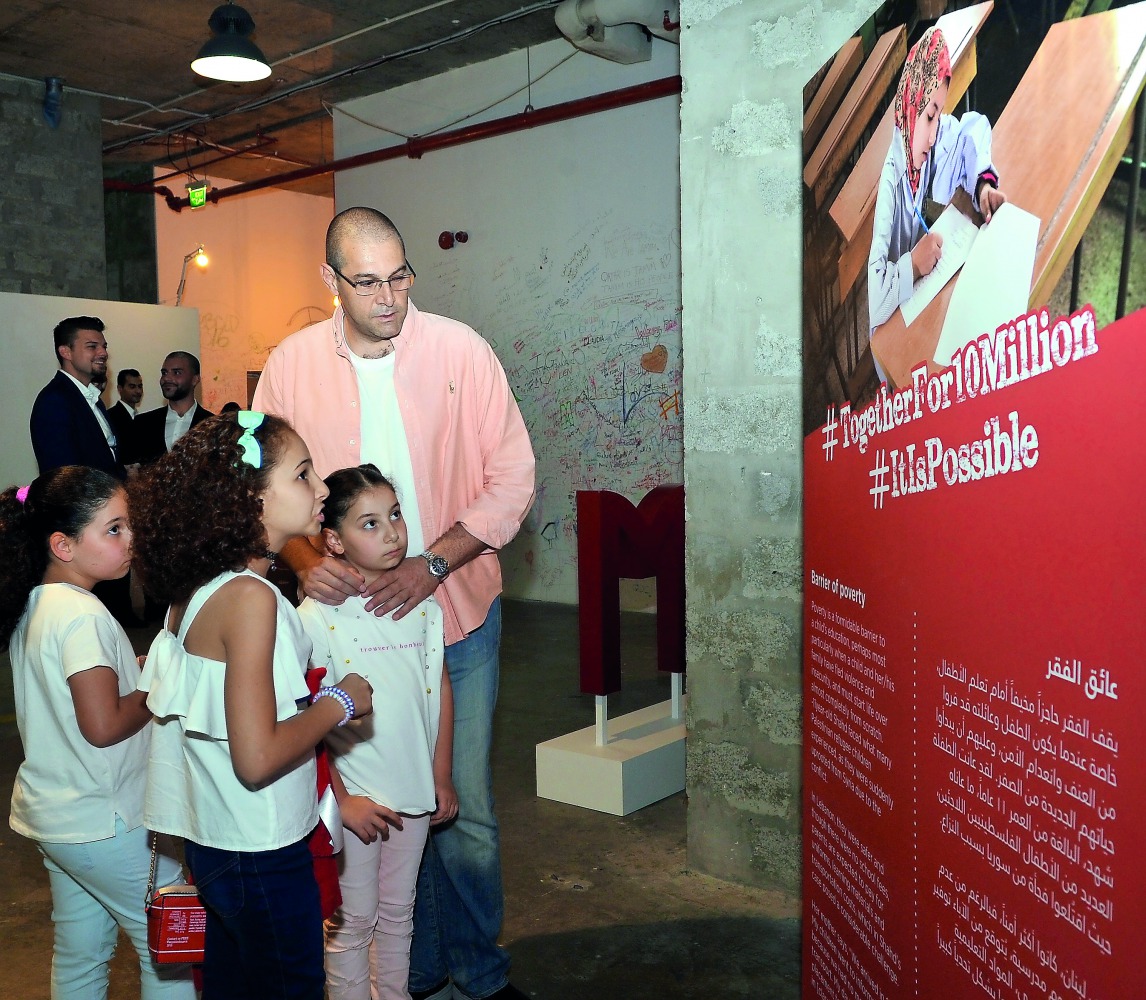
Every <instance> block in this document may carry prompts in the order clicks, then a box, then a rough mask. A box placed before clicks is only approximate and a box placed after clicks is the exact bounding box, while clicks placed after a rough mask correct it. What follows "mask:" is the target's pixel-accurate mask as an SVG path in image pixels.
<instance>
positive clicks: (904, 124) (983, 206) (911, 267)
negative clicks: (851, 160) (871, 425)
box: [867, 27, 1007, 380]
mask: <svg viewBox="0 0 1146 1000" xmlns="http://www.w3.org/2000/svg"><path fill="white" fill-rule="evenodd" d="M950 83H951V56H950V53H949V52H948V49H947V43H946V41H945V40H944V38H943V32H942V31H940V30H939V29H938V28H934V27H933V28H929V29H928V30H927V31H926V32H925V33H924V34H923V36H922V37H921V38H920V39H919V41H918V42H917V43H916V44H915V45H914V46H913V47H912V49H911V50H910V51H909V52H908V54H907V60H906V62H905V63H904V67H903V74H902V76H901V77H900V80H899V85H898V87H897V89H896V93H895V128H894V130H893V132H892V139H891V145H890V148H889V149H888V152H887V159H886V161H885V162H884V165H883V171H882V173H881V175H880V178H879V188H878V190H877V192H876V202H875V222H874V229H873V233H872V245H871V253H870V254H869V256H868V265H867V267H868V317H869V321H870V323H869V325H870V330H871V331H874V330H875V328H876V327H878V326H879V325H880V324H882V323H884V322H886V321H887V320H888V319H889V318H890V317H891V315H892V314H893V313H894V312H895V310H896V309H897V308H899V306H900V305H901V304H902V303H904V302H906V301H907V300H908V299H909V298H910V297H911V291H912V288H913V286H914V284H915V282H916V281H918V280H919V279H920V278H921V277H923V276H924V275H926V274H930V273H931V271H932V270H933V269H934V268H935V265H936V264H937V263H938V262H939V258H940V257H941V256H942V253H943V240H942V237H941V236H940V235H939V234H938V233H932V232H930V231H929V227H928V224H927V223H926V222H925V217H924V204H925V203H926V202H927V201H935V202H940V203H942V204H947V203H949V202H950V201H951V199H952V197H953V196H954V195H955V193H956V192H957V191H958V190H959V189H960V188H962V189H963V190H964V191H966V192H967V194H968V195H970V197H971V202H972V205H973V207H974V208H975V210H976V211H977V212H979V214H980V215H982V217H983V219H984V222H990V220H991V217H992V215H993V214H994V213H995V212H996V211H998V209H999V207H1000V206H1001V205H1002V204H1003V203H1004V202H1005V201H1006V200H1007V199H1006V195H1004V194H1003V192H1002V190H1001V189H1000V187H999V177H998V174H997V173H996V171H995V169H994V167H993V166H992V164H991V123H990V122H989V121H988V120H987V118H986V117H985V116H984V115H981V114H979V113H977V112H973V111H969V112H966V113H965V114H964V115H963V116H962V117H959V118H956V117H955V116H953V115H948V114H943V106H944V103H945V102H946V100H947V92H948V88H949V85H950ZM876 372H877V374H878V376H879V378H880V379H881V380H883V379H884V373H883V372H882V371H881V370H880V369H879V363H878V361H877V362H876Z"/></svg>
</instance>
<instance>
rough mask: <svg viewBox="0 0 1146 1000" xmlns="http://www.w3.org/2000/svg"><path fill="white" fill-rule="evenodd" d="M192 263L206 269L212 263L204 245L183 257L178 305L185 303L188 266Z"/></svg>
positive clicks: (177, 293) (176, 296)
mask: <svg viewBox="0 0 1146 1000" xmlns="http://www.w3.org/2000/svg"><path fill="white" fill-rule="evenodd" d="M191 261H195V263H196V264H197V265H198V266H199V267H206V266H207V265H208V264H209V263H211V261H210V260H209V258H208V257H207V254H206V253H204V251H203V244H202V243H200V244H199V246H197V247H196V248H195V249H194V250H192V251H191V252H190V253H188V254H184V255H183V270H181V271H180V272H179V291H177V292H176V293H175V304H176V305H179V304H180V303H181V302H182V301H183V288H184V286H186V284H187V265H188V264H190V263H191Z"/></svg>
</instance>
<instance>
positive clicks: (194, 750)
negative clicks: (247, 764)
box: [139, 570, 318, 852]
mask: <svg viewBox="0 0 1146 1000" xmlns="http://www.w3.org/2000/svg"><path fill="white" fill-rule="evenodd" d="M243 575H245V576H250V577H253V578H254V579H256V580H261V581H262V582H263V583H264V584H266V585H267V586H268V587H270V588H271V590H273V591H274V593H275V597H276V601H277V608H276V620H275V649H274V655H273V665H272V680H273V683H274V689H275V704H276V708H277V718H278V720H279V721H280V722H284V721H286V720H287V719H290V718H292V717H293V716H295V715H296V714H297V713H298V712H299V711H300V703H302V705H303V706H305V704H306V700H307V698H308V697H309V691H308V690H307V686H306V680H305V676H304V675H305V672H306V667H307V662H308V660H309V659H310V652H311V643H310V639H309V638H308V637H307V635H306V633H305V631H304V630H303V627H302V623H301V622H300V621H299V618H298V614H297V613H296V612H295V610H294V608H293V607H291V605H290V602H289V601H287V600H286V598H284V597H283V596H282V594H280V593H279V591H278V588H276V587H275V586H274V585H273V584H271V583H270V582H269V581H267V580H265V579H264V578H263V577H261V576H259V575H258V574H256V573H252V572H251V571H250V570H243V571H242V572H241V573H236V572H226V573H222V574H220V575H219V576H217V577H215V579H213V580H212V581H210V583H207V584H204V585H203V586H202V587H200V588H199V589H198V590H197V591H196V592H195V593H194V594H193V595H192V597H191V600H190V602H189V603H188V605H187V611H186V613H185V614H184V615H183V621H182V623H181V625H180V628H179V633H178V635H176V634H175V633H173V632H171V631H170V630H169V629H168V628H167V627H166V625H165V627H164V628H163V630H162V631H161V632H160V633H159V635H157V636H156V637H155V641H154V642H153V643H152V644H151V649H150V651H149V652H148V654H147V662H146V664H145V666H144V668H143V674H142V676H141V678H140V681H139V688H140V690H143V691H147V692H148V695H147V707H148V708H149V709H151V711H152V713H153V714H154V715H155V717H156V723H155V726H154V727H153V732H152V739H151V757H150V761H149V765H148V774H147V796H146V799H145V801H144V821H145V822H146V823H147V825H148V827H149V828H150V829H152V830H158V831H160V832H162V833H170V834H174V835H175V836H179V837H184V838H185V839H187V840H190V841H191V842H192V843H195V844H201V845H203V846H205V847H214V848H218V849H219V850H228V851H247V852H249V851H268V850H273V849H275V848H279V847H285V846H287V845H288V844H293V843H296V842H297V841H299V840H302V839H303V838H304V837H306V836H307V835H309V833H310V832H311V831H312V830H313V829H314V827H315V826H316V825H317V823H318V808H317V793H316V787H317V785H316V780H317V775H316V768H315V761H314V756H313V755H307V756H306V758H305V759H304V760H303V761H302V762H300V763H299V764H298V765H297V766H295V767H294V768H292V769H291V770H290V771H288V772H286V773H285V774H283V775H280V776H279V777H278V778H276V779H275V780H274V781H272V782H270V783H269V784H266V785H263V786H261V787H258V788H254V787H251V786H249V785H246V784H244V783H243V782H242V781H241V780H240V779H239V777H238V775H236V774H235V769H234V766H233V764H232V762H231V751H230V743H229V741H228V738H227V717H226V705H225V702H224V697H223V689H224V681H225V679H226V673H227V665H226V664H225V663H221V662H220V661H218V660H211V659H208V658H206V657H203V656H196V655H194V654H191V653H188V652H187V651H186V650H185V649H184V648H183V641H184V639H185V637H186V635H187V630H188V629H189V628H190V627H191V623H192V622H193V621H194V620H195V616H196V614H198V612H199V610H200V609H201V608H202V607H203V605H204V604H205V603H206V602H207V600H208V599H209V598H210V597H211V596H212V595H213V594H214V593H215V592H216V591H218V590H219V589H220V588H221V587H223V586H225V585H226V584H227V583H228V582H230V581H231V580H233V579H235V578H236V577H238V576H243Z"/></svg>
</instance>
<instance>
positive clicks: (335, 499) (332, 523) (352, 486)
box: [322, 463, 398, 531]
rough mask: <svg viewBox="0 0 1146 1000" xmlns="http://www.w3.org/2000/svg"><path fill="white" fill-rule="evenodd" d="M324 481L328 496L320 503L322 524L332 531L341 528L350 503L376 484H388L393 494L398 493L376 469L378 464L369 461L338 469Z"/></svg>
mask: <svg viewBox="0 0 1146 1000" xmlns="http://www.w3.org/2000/svg"><path fill="white" fill-rule="evenodd" d="M324 482H325V483H326V488H327V489H328V490H330V496H328V497H327V498H326V502H325V503H324V504H323V505H322V526H323V527H324V528H331V529H333V530H334V531H341V530H342V522H343V521H345V520H346V512H347V511H348V510H350V505H351V504H353V503H354V501H355V500H357V499H358V498H359V497H360V496H362V494H363V493H365V492H366V491H367V490H370V489H373V488H374V487H376V486H389V487H390V489H392V490H394V495H395V496H397V495H398V491H397V490H396V489H394V484H393V483H392V482H390V480H389V479H387V478H386V477H385V476H384V475H382V473H381V472H379V471H378V466H376V465H371V464H370V463H367V464H365V465H357V466H354V467H353V468H351V469H339V470H338V471H337V472H332V473H331V474H330V475H329V476H327V477H326V479H325V480H324Z"/></svg>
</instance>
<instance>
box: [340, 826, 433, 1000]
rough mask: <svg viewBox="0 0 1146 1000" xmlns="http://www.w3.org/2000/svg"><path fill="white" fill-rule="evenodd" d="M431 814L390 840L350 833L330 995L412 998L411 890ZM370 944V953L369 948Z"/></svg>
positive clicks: (354, 999)
mask: <svg viewBox="0 0 1146 1000" xmlns="http://www.w3.org/2000/svg"><path fill="white" fill-rule="evenodd" d="M429 832H430V817H429V816H428V815H427V816H419V817H417V818H412V817H409V816H403V817H402V829H401V830H396V829H394V828H393V827H391V828H390V836H389V838H388V839H387V840H382V839H381V838H379V839H378V840H376V841H374V843H373V844H364V843H362V841H361V840H359V839H358V838H357V837H356V836H355V835H354V834H353V833H351V832H350V831H349V830H347V831H346V838H345V846H344V847H343V849H342V854H341V855H340V856H339V872H338V885H339V888H340V889H341V890H342V906H340V907H339V909H338V912H337V913H335V914H334V916H333V917H331V919H330V920H328V921H327V922H326V988H327V992H328V994H329V997H330V1000H370V998H371V989H370V986H371V978H372V976H371V958H372V957H373V962H374V969H373V980H374V991H373V996H374V1000H408V998H409V996H410V994H409V992H408V991H407V989H406V985H407V981H408V979H409V975H410V938H411V935H412V933H413V928H414V889H415V887H416V886H417V882H418V867H419V865H420V864H421V860H422V850H423V849H424V848H425V846H426V837H427V835H428V834H429ZM371 944H373V946H374V947H373V956H372V950H371Z"/></svg>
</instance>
